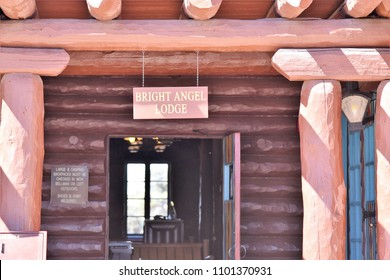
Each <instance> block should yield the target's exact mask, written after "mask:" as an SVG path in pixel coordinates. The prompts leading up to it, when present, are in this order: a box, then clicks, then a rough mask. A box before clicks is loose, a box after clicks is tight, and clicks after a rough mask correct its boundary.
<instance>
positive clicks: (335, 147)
mask: <svg viewBox="0 0 390 280" xmlns="http://www.w3.org/2000/svg"><path fill="white" fill-rule="evenodd" d="M299 132H300V142H301V169H302V194H303V207H304V220H303V259H345V244H346V188H345V184H344V174H343V166H342V145H341V85H340V83H339V82H337V81H331V80H328V81H318V80H317V81H306V82H304V83H303V86H302V91H301V105H300V109H299Z"/></svg>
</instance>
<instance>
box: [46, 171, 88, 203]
mask: <svg viewBox="0 0 390 280" xmlns="http://www.w3.org/2000/svg"><path fill="white" fill-rule="evenodd" d="M88 177H89V176H88V167H87V166H76V165H56V166H52V168H51V199H50V203H51V204H56V205H63V204H86V203H87V201H88Z"/></svg>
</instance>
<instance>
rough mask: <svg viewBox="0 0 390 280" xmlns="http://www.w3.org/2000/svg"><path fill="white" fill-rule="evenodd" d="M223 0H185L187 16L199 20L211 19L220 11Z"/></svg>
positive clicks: (184, 8)
mask: <svg viewBox="0 0 390 280" xmlns="http://www.w3.org/2000/svg"><path fill="white" fill-rule="evenodd" d="M222 1H223V0H183V10H184V12H185V13H186V15H187V16H189V17H190V18H193V19H198V20H207V19H211V18H212V17H214V16H215V15H216V13H217V12H218V9H219V7H220V6H221V3H222Z"/></svg>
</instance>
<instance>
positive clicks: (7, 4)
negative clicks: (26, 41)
mask: <svg viewBox="0 0 390 280" xmlns="http://www.w3.org/2000/svg"><path fill="white" fill-rule="evenodd" d="M0 9H1V10H2V11H3V13H4V14H5V15H6V16H7V17H9V18H11V19H26V18H30V17H32V16H33V15H34V14H35V11H36V10H37V6H36V3H35V0H0ZM0 45H1V44H0Z"/></svg>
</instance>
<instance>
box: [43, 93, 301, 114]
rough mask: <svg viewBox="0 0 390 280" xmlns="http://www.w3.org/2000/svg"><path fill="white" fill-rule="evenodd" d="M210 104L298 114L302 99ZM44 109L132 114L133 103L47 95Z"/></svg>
mask: <svg viewBox="0 0 390 280" xmlns="http://www.w3.org/2000/svg"><path fill="white" fill-rule="evenodd" d="M208 107H209V114H210V115H242V114H248V115H252V116H260V115H281V116H288V115H289V116H294V115H295V116H297V115H298V108H299V98H298V97H296V98H269V97H247V98H239V99H237V98H236V97H229V96H224V97H217V96H209V106H208ZM45 112H46V113H48V114H50V113H61V112H62V113H68V114H70V113H74V114H78V113H92V114H93V113H96V114H98V113H103V114H104V113H105V114H133V103H132V100H131V99H130V98H129V97H128V96H115V97H113V96H74V95H59V96H58V95H57V96H53V95H47V96H46V97H45Z"/></svg>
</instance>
